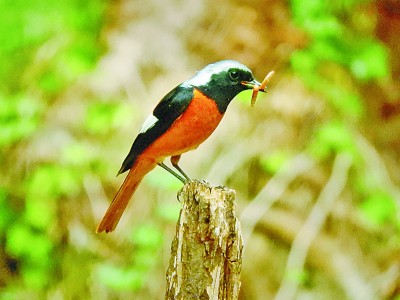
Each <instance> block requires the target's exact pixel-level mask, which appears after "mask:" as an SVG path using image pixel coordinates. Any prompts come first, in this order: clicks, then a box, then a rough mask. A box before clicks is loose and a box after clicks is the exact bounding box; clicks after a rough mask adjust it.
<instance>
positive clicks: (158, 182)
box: [145, 168, 182, 191]
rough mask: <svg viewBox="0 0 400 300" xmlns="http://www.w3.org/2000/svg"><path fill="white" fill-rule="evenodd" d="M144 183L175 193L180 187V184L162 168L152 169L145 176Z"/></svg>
mask: <svg viewBox="0 0 400 300" xmlns="http://www.w3.org/2000/svg"><path fill="white" fill-rule="evenodd" d="M145 181H146V182H148V183H149V184H150V185H152V186H156V187H158V188H163V189H166V190H173V191H176V190H178V189H180V188H181V187H182V182H180V181H179V179H178V178H176V177H175V176H172V175H171V174H169V173H168V172H167V171H165V170H164V169H162V168H156V169H154V170H153V171H152V172H151V173H149V174H148V175H147V176H146V178H145Z"/></svg>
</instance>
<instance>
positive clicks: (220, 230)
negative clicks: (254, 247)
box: [165, 181, 243, 299]
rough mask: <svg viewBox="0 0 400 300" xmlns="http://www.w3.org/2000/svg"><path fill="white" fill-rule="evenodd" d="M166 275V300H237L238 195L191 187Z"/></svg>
mask: <svg viewBox="0 0 400 300" xmlns="http://www.w3.org/2000/svg"><path fill="white" fill-rule="evenodd" d="M178 199H179V200H180V201H181V202H182V203H183V206H182V209H181V212H180V216H179V221H178V223H177V226H176V236H175V238H174V240H173V242H172V247H171V258H170V263H169V268H168V270H167V292H166V297H165V298H166V299H237V298H238V295H239V289H240V272H241V266H242V248H243V243H242V236H241V232H240V224H239V221H238V219H237V218H236V216H235V191H233V190H230V189H227V188H225V187H215V188H214V187H210V186H209V185H208V184H206V183H204V182H199V181H191V182H189V183H187V184H186V185H185V186H184V188H183V189H182V190H181V192H180V193H179V194H178Z"/></svg>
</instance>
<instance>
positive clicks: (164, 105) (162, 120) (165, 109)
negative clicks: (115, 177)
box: [118, 85, 193, 174]
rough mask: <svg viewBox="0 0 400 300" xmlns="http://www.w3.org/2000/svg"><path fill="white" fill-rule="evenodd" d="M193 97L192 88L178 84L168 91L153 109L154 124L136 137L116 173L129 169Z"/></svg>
mask: <svg viewBox="0 0 400 300" xmlns="http://www.w3.org/2000/svg"><path fill="white" fill-rule="evenodd" d="M192 98H193V88H192V87H188V86H182V85H178V86H177V87H176V88H174V89H173V90H172V91H170V92H169V93H168V94H167V95H165V96H164V98H162V99H161V101H160V102H159V103H158V105H157V106H156V108H155V109H154V110H153V115H154V116H155V117H156V118H157V119H158V121H157V122H155V124H154V126H152V127H150V128H149V129H147V130H146V131H145V132H142V133H139V135H138V136H137V137H136V139H135V141H134V142H133V145H132V147H131V150H130V151H129V153H128V156H127V157H126V158H125V160H124V162H123V163H122V166H121V169H120V170H119V172H118V174H121V173H123V172H125V171H127V170H129V169H130V168H131V167H132V166H133V164H134V163H135V161H136V159H137V157H138V156H139V155H140V154H141V153H142V152H143V151H144V150H145V149H146V148H147V147H148V146H149V145H150V144H151V143H153V142H154V141H155V140H156V139H157V138H158V137H160V136H161V135H162V134H163V133H165V132H166V131H167V130H168V128H169V127H170V126H171V125H172V123H174V121H175V120H176V119H177V118H178V117H179V116H180V115H182V113H183V112H184V111H185V110H186V108H187V107H188V106H189V104H190V101H191V100H192Z"/></svg>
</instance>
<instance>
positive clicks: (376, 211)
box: [360, 191, 396, 225]
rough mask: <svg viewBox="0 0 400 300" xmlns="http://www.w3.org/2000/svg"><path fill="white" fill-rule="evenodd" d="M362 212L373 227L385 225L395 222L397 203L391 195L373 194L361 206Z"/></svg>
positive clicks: (382, 192)
mask: <svg viewBox="0 0 400 300" xmlns="http://www.w3.org/2000/svg"><path fill="white" fill-rule="evenodd" d="M360 209H361V212H362V213H363V214H364V216H365V217H366V219H367V220H368V221H369V222H370V223H372V224H373V225H383V224H385V223H387V222H391V221H393V220H394V218H395V215H396V203H395V200H394V199H393V197H392V196H391V195H389V194H388V193H386V192H384V191H380V192H375V193H373V194H371V195H370V196H369V197H368V198H367V199H365V201H363V202H362V203H361V205H360Z"/></svg>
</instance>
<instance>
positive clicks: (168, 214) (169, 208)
mask: <svg viewBox="0 0 400 300" xmlns="http://www.w3.org/2000/svg"><path fill="white" fill-rule="evenodd" d="M156 209H157V211H156V213H157V216H159V217H161V219H163V220H165V221H168V222H176V221H177V220H178V217H179V212H180V211H181V204H180V203H179V202H178V201H176V202H175V203H162V204H159V205H158V206H157V208H156Z"/></svg>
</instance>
